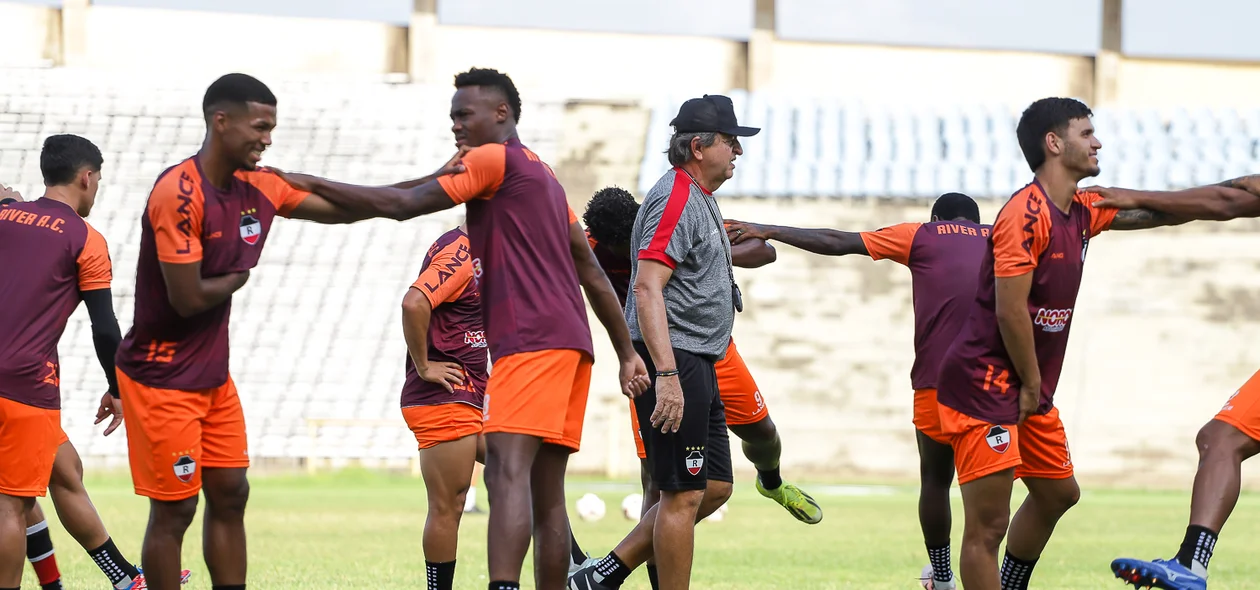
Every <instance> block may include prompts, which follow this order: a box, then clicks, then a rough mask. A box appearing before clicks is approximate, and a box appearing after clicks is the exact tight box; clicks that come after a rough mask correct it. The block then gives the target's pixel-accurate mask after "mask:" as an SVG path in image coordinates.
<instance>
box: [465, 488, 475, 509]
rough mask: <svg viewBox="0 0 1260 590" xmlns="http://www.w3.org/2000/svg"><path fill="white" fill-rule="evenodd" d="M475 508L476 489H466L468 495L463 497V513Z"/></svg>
mask: <svg viewBox="0 0 1260 590" xmlns="http://www.w3.org/2000/svg"><path fill="white" fill-rule="evenodd" d="M476 507H477V488H468V495H467V496H465V497H464V512H468V511H470V510H472V509H473V508H476Z"/></svg>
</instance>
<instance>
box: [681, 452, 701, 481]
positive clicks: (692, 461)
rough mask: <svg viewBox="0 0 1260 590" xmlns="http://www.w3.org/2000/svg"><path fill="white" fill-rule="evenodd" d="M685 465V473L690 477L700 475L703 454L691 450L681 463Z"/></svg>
mask: <svg viewBox="0 0 1260 590" xmlns="http://www.w3.org/2000/svg"><path fill="white" fill-rule="evenodd" d="M683 462H684V463H686V464H687V473H690V474H692V475H700V468H702V467H704V453H701V452H700V451H699V450H698V449H692V451H691V454H690V455H687V458H686V459H685V460H684V461H683Z"/></svg>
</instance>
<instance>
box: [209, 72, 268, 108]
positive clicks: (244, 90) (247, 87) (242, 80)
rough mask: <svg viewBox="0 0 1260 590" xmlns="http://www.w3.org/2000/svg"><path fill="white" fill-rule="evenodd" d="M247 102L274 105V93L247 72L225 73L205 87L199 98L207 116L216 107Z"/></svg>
mask: <svg viewBox="0 0 1260 590" xmlns="http://www.w3.org/2000/svg"><path fill="white" fill-rule="evenodd" d="M247 102H256V103H258V104H265V105H268V106H273V107H274V106H276V95H275V94H272V92H271V89H270V88H267V85H266V84H263V83H262V81H261V80H259V79H258V78H255V77H253V76H250V75H248V74H225V75H224V76H222V77H220V78H219V79H218V80H215V81H214V83H213V84H211V85H210V87H209V88H207V89H206V95H205V97H204V98H202V99H201V112H202V114H203V115H205V116H206V117H207V118H208V117H210V114H211V113H213V112H214V110H215V109H216V108H219V107H222V106H225V105H233V106H245V103H247Z"/></svg>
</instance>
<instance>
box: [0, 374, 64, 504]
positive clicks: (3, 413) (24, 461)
mask: <svg viewBox="0 0 1260 590" xmlns="http://www.w3.org/2000/svg"><path fill="white" fill-rule="evenodd" d="M64 434H65V433H64V432H62V430H61V410H49V409H45V408H37V407H35V406H28V405H26V404H23V403H20V402H15V401H13V400H11V399H8V398H3V397H0V494H5V495H7V496H17V497H19V498H34V497H36V496H43V495H44V494H46V493H48V480H49V479H50V478H52V469H53V460H54V459H56V458H57V447H58V446H60V444H61V443H60V441H61V437H62V436H63V435H64Z"/></svg>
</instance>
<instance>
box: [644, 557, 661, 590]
mask: <svg viewBox="0 0 1260 590" xmlns="http://www.w3.org/2000/svg"><path fill="white" fill-rule="evenodd" d="M647 571H648V582H650V583H651V584H652V590H661V579H660V578H658V577H657V575H656V564H655V563H649V564H648V566H647Z"/></svg>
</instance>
